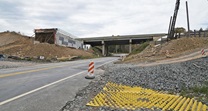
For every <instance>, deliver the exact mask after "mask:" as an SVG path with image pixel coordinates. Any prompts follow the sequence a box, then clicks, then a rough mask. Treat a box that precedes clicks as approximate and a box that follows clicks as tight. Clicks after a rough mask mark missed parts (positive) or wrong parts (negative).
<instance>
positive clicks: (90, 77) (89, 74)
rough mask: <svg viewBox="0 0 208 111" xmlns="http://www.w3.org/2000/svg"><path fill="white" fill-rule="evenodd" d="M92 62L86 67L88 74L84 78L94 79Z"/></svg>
mask: <svg viewBox="0 0 208 111" xmlns="http://www.w3.org/2000/svg"><path fill="white" fill-rule="evenodd" d="M94 68H95V66H94V62H90V63H89V68H88V74H87V76H85V78H86V79H94V78H95V75H94Z"/></svg>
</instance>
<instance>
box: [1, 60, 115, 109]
mask: <svg viewBox="0 0 208 111" xmlns="http://www.w3.org/2000/svg"><path fill="white" fill-rule="evenodd" d="M117 59H118V58H116V57H108V58H97V59H89V60H79V61H73V62H62V63H50V64H41V65H34V66H27V67H20V68H10V69H1V70H0V111H58V110H60V109H61V108H62V107H63V106H64V105H65V104H66V102H67V101H69V100H73V98H74V96H75V94H76V92H78V90H80V89H82V88H83V87H85V86H87V85H88V83H89V82H90V81H91V80H86V79H85V78H84V77H85V76H86V74H87V69H88V64H89V62H90V61H94V62H95V67H99V66H102V65H104V64H107V63H110V62H112V61H115V60H117Z"/></svg>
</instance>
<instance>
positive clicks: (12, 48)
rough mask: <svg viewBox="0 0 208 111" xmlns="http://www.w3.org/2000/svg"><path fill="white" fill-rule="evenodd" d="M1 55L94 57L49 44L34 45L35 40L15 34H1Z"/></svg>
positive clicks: (87, 53)
mask: <svg viewBox="0 0 208 111" xmlns="http://www.w3.org/2000/svg"><path fill="white" fill-rule="evenodd" d="M0 54H6V55H13V56H18V57H37V56H44V57H45V58H57V57H69V56H83V57H92V56H93V54H92V53H91V52H87V51H84V50H79V49H73V48H67V47H62V46H57V45H54V44H47V43H38V44H34V43H33V38H29V37H26V36H23V35H20V34H18V33H15V32H3V33H0Z"/></svg>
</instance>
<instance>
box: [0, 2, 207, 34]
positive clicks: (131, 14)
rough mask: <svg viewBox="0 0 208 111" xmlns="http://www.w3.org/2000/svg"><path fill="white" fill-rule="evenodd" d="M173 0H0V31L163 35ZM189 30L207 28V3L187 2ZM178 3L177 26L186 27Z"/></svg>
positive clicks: (182, 8)
mask: <svg viewBox="0 0 208 111" xmlns="http://www.w3.org/2000/svg"><path fill="white" fill-rule="evenodd" d="M175 2H176V0H0V32H2V31H6V30H10V31H17V32H18V31H20V32H21V33H24V34H26V35H29V36H31V35H33V34H34V32H33V30H34V29H36V28H60V29H62V30H64V31H67V32H69V33H71V34H73V35H75V36H78V37H92V36H109V35H128V34H147V33H161V32H162V33H166V32H167V30H168V25H169V20H170V16H171V15H173V11H174V8H175ZM188 2H189V14H190V25H191V29H192V30H193V29H200V28H201V27H202V28H204V29H206V28H207V27H208V1H207V0H189V1H188ZM185 9H186V7H185V0H181V6H180V10H179V14H178V19H177V23H176V27H185V28H186V27H187V23H186V10H185Z"/></svg>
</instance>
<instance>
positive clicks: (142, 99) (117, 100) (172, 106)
mask: <svg viewBox="0 0 208 111" xmlns="http://www.w3.org/2000/svg"><path fill="white" fill-rule="evenodd" d="M87 105H88V106H95V107H99V106H107V107H111V108H119V109H130V110H136V109H140V108H147V109H161V110H163V111H167V110H173V111H207V106H206V105H204V104H202V103H201V102H198V101H197V100H194V99H190V98H186V97H182V96H178V95H171V94H165V93H163V92H158V91H154V90H151V89H145V88H142V87H130V86H125V85H118V84H114V83H110V82H109V83H107V84H106V86H105V87H104V88H103V90H102V91H101V92H100V93H99V94H97V95H96V96H95V97H94V98H93V99H92V100H91V101H90V102H89V103H87Z"/></svg>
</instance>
